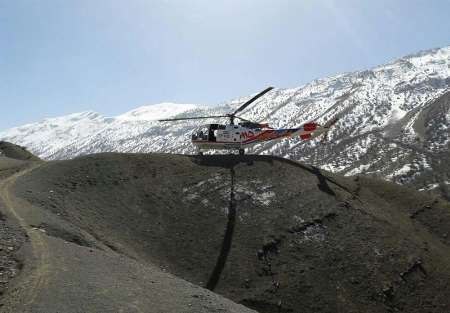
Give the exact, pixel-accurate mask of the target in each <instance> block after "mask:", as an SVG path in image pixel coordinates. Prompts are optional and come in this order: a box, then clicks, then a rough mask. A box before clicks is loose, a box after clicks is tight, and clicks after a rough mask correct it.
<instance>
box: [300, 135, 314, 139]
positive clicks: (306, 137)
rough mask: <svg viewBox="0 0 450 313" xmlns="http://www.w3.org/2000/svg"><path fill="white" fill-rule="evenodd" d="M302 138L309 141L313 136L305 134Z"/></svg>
mask: <svg viewBox="0 0 450 313" xmlns="http://www.w3.org/2000/svg"><path fill="white" fill-rule="evenodd" d="M300 138H301V139H303V140H307V139H310V138H311V134H304V135H300Z"/></svg>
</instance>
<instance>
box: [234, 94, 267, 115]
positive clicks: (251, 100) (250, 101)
mask: <svg viewBox="0 0 450 313" xmlns="http://www.w3.org/2000/svg"><path fill="white" fill-rule="evenodd" d="M272 89H273V87H269V88H266V89H264V90H263V91H261V92H260V93H258V94H257V95H256V96H254V97H253V98H251V99H250V100H248V101H247V102H245V103H244V104H243V105H241V106H240V107H239V108H238V109H237V110H236V111H234V112H233V113H232V114H231V115H235V114H236V113H238V112H241V111H242V110H243V109H245V108H246V107H248V106H249V105H250V104H251V103H252V102H254V101H255V100H256V99H258V98H260V97H262V96H263V95H265V94H266V93H268V92H269V91H271V90H272Z"/></svg>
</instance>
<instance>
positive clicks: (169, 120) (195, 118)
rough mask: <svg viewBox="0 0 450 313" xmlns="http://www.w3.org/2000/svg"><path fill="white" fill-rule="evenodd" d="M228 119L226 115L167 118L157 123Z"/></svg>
mask: <svg viewBox="0 0 450 313" xmlns="http://www.w3.org/2000/svg"><path fill="white" fill-rule="evenodd" d="M220 117H229V116H228V115H212V116H195V117H180V118H168V119H163V120H158V122H174V121H185V120H201V119H208V118H220Z"/></svg>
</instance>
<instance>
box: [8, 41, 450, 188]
mask: <svg viewBox="0 0 450 313" xmlns="http://www.w3.org/2000/svg"><path fill="white" fill-rule="evenodd" d="M449 87H450V47H445V48H441V49H434V50H428V51H423V52H420V53H417V54H413V55H409V56H405V57H403V58H400V59H398V60H395V61H393V62H391V63H388V64H385V65H381V66H378V67H375V68H372V69H370V70H365V71H359V72H353V73H345V74H341V75H336V76H333V77H327V78H324V79H318V80H315V81H313V82H311V83H309V84H307V85H304V86H301V87H298V88H292V89H275V90H274V91H272V92H271V93H269V94H267V95H266V96H265V97H263V98H262V99H261V100H259V101H258V102H257V103H255V104H254V105H252V106H251V107H250V108H248V109H247V110H246V113H245V114H244V117H246V118H249V119H252V120H255V121H266V122H269V123H270V124H271V125H272V126H274V127H293V126H297V125H300V124H302V123H304V122H306V121H310V120H318V121H319V122H324V121H327V120H329V119H331V118H334V117H339V118H340V119H339V121H338V123H337V124H336V127H335V128H334V129H333V130H332V131H331V133H330V136H329V139H330V140H329V141H328V142H327V143H326V144H323V145H322V144H320V143H319V141H312V142H309V143H302V142H300V141H298V140H285V141H282V142H279V143H276V144H272V143H266V144H262V145H259V146H256V147H255V148H254V149H252V150H251V151H250V152H251V153H258V154H274V155H278V156H282V157H287V158H290V159H293V160H301V161H305V162H307V163H309V164H314V165H316V166H319V167H321V168H324V169H328V170H331V171H333V172H338V173H343V174H345V175H352V174H358V173H367V174H372V175H376V176H379V177H382V178H384V179H387V180H391V181H395V182H399V183H402V184H409V185H413V186H414V187H415V188H417V189H426V190H432V189H435V190H439V191H440V192H441V193H442V194H443V195H444V196H447V197H448V186H449V184H450V179H449V177H448V174H446V173H449V171H448V168H447V165H446V164H448V163H449V162H448V161H449V160H450V159H449V158H448V157H449V145H450V140H449V138H450V135H449V130H448V127H450V105H449V98H450V95H449V93H448V91H449ZM246 99H248V97H244V98H240V99H236V100H233V101H230V102H226V103H223V104H221V105H219V106H215V107H202V106H198V105H176V104H162V105H156V106H145V107H141V108H138V109H136V110H133V111H131V112H128V113H125V114H123V115H121V116H118V117H113V118H106V117H103V116H101V115H100V114H97V113H93V112H84V113H79V114H73V115H69V116H64V117H59V118H50V119H46V120H44V121H41V122H38V123H33V124H28V125H24V126H21V127H17V128H13V129H10V130H6V131H4V132H0V138H1V139H4V140H9V141H12V142H14V143H17V144H20V145H24V146H26V147H28V148H29V149H31V151H33V152H34V153H36V154H37V155H39V156H40V157H42V158H45V159H52V160H53V159H68V158H72V157H74V156H77V155H83V154H88V153H94V152H105V151H119V152H170V153H192V152H193V147H192V146H191V144H190V140H189V137H190V133H191V131H192V129H193V128H194V127H196V126H197V125H200V124H201V123H208V122H213V120H206V121H187V122H186V121H182V122H178V123H159V122H157V121H155V119H157V118H161V117H168V116H175V115H177V116H195V115H205V114H212V115H217V114H223V113H227V112H230V111H231V110H232V109H233V108H236V107H237V106H238V105H239V103H242V102H243V101H245V100H246ZM169 107H170V110H168V109H167V108H169Z"/></svg>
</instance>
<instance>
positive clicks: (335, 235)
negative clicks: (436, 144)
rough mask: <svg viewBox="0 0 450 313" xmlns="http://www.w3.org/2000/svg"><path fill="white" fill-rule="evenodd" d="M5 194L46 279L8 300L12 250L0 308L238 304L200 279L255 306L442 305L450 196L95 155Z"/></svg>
mask: <svg viewBox="0 0 450 313" xmlns="http://www.w3.org/2000/svg"><path fill="white" fill-rule="evenodd" d="M10 190H11V192H12V193H13V194H12V195H11V196H10V199H13V198H16V203H18V204H21V205H20V206H17V207H16V208H15V209H16V212H17V214H19V216H23V218H24V221H25V222H24V223H23V226H24V227H25V228H26V229H27V234H28V235H29V236H28V238H29V239H28V240H30V241H31V243H32V244H33V242H34V241H36V240H37V239H39V240H41V243H43V245H36V244H35V245H32V246H33V247H34V249H37V250H38V251H41V250H42V249H44V248H45V247H47V250H46V251H47V253H43V254H42V253H41V254H39V253H37V256H41V258H43V259H44V261H46V262H44V264H43V265H46V264H48V266H43V265H42V264H41V265H40V263H38V264H37V267H36V268H37V269H41V271H39V274H40V276H39V277H40V280H39V282H44V283H45V288H44V287H43V288H38V289H35V290H38V291H37V292H34V293H33V295H34V296H33V297H25V296H22V297H20V295H24V294H26V292H27V291H28V290H29V289H28V288H27V286H34V284H24V283H22V282H21V280H20V279H25V280H27V279H28V277H33V275H31V276H30V275H29V273H30V271H31V273H33V269H34V268H35V267H33V266H30V262H31V264H33V262H32V261H33V259H29V258H25V261H24V263H25V268H24V272H23V275H22V276H19V278H18V280H17V283H16V284H15V285H14V288H12V291H11V292H9V293H6V295H5V296H4V297H3V302H4V303H5V305H4V307H3V308H14V309H15V311H14V310H11V311H10V312H28V311H27V310H23V306H24V303H26V304H28V308H30V306H31V305H32V306H33V307H35V308H39V310H37V311H36V310H35V311H32V310H31V311H32V312H46V313H50V312H79V310H80V309H82V311H83V312H93V311H95V312H119V309H122V310H124V311H125V312H249V311H247V309H246V308H244V307H242V306H238V305H236V304H235V303H232V302H230V301H228V300H225V299H223V298H222V297H219V296H214V295H213V294H211V293H208V292H206V291H205V290H204V289H202V288H200V287H199V286H201V287H206V288H208V289H210V290H213V291H214V292H216V293H218V294H220V295H222V296H225V297H226V298H229V299H231V300H233V301H234V302H237V303H240V304H243V305H245V306H247V307H250V308H252V309H254V310H256V311H258V312H260V313H273V312H311V313H312V312H330V313H331V312H333V313H335V312H380V313H381V312H399V311H403V312H410V313H414V312H417V313H419V312H420V313H423V312H448V311H449V310H450V298H449V297H448V292H447V291H448V290H449V288H450V268H449V267H448V260H449V258H450V237H449V236H448V231H449V229H450V205H449V203H448V202H445V201H443V200H442V199H439V198H437V197H433V196H430V195H428V194H426V193H418V192H416V191H414V190H411V189H408V188H405V187H401V186H397V185H394V184H391V183H387V182H383V181H380V180H374V179H368V178H365V177H362V176H359V177H352V178H345V177H341V176H338V175H334V174H331V173H328V172H324V171H321V170H319V169H318V168H316V167H310V166H306V165H303V164H301V163H297V162H293V161H291V160H288V159H283V158H279V157H272V156H244V157H240V156H180V155H167V154H114V153H107V154H98V155H91V156H84V157H79V158H75V159H73V160H67V161H52V162H47V163H45V164H41V165H40V166H39V167H37V168H35V169H34V170H33V171H31V172H29V173H27V174H24V175H22V176H20V177H18V178H17V180H16V182H15V184H14V186H12V187H11V188H10ZM43 247H44V248H43ZM38 259H40V258H38ZM41 263H42V262H41ZM168 273H170V274H168ZM173 275H175V276H173ZM181 278H183V279H186V280H188V281H190V282H191V283H192V284H193V285H191V284H188V283H186V282H185V281H184V280H182V279H181ZM195 285H196V287H195ZM170 290H172V291H171V293H169V291H170ZM14 295H18V296H15V297H14ZM91 295H94V296H91ZM23 299H30V300H27V301H23ZM67 299H71V300H70V301H67ZM29 301H31V304H30V303H29ZM161 308H162V309H161ZM164 308H165V309H164ZM168 308H169V309H168ZM45 309H47V310H45ZM76 309H78V311H77V310H76ZM170 309H172V311H170ZM114 310H115V311H114ZM5 311H6V312H8V311H7V310H6V309H5Z"/></svg>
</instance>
